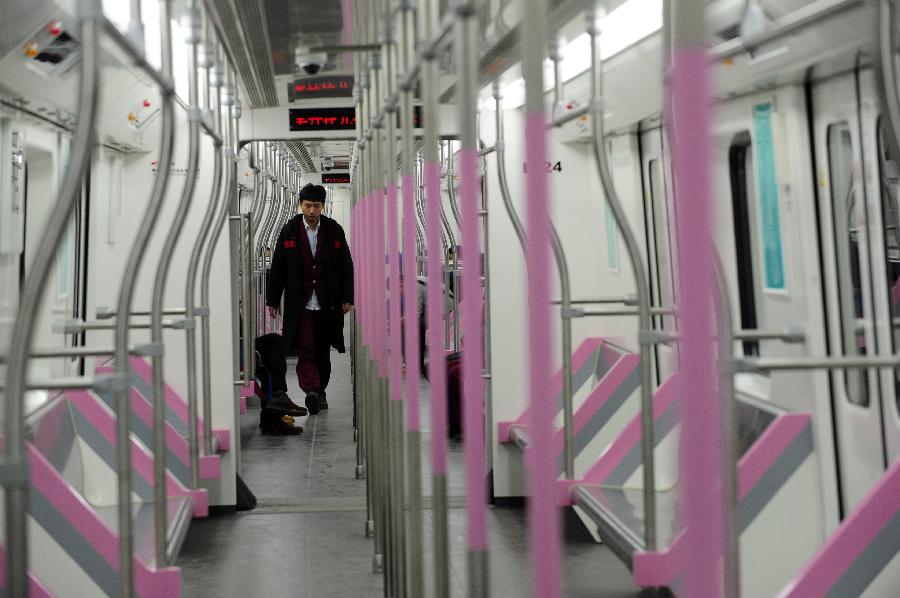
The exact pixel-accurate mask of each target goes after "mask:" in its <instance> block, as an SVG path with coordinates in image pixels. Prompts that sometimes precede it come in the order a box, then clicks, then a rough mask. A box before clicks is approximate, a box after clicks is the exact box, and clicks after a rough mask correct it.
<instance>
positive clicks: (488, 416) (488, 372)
mask: <svg viewBox="0 0 900 598" xmlns="http://www.w3.org/2000/svg"><path fill="white" fill-rule="evenodd" d="M480 207H481V213H482V215H483V219H482V221H481V224H482V228H483V230H484V233H483V234H484V446H485V451H484V453H485V454H484V458H485V471H486V472H487V474H486V475H487V478H488V479H493V475H494V423H493V422H494V394H493V393H494V380H493V371H494V366H493V357H492V351H493V348H492V346H491V345H492V332H491V249H490V247H491V243H490V240H491V237H490V220H489V218H490V208H489V206H488V196H487V188H486V184H485V181H484V180H483V181H482V184H481V206H480Z"/></svg>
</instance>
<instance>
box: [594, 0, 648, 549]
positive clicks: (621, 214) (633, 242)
mask: <svg viewBox="0 0 900 598" xmlns="http://www.w3.org/2000/svg"><path fill="white" fill-rule="evenodd" d="M587 22H588V27H587V29H588V35H589V36H590V40H591V111H592V113H591V122H592V125H593V135H592V137H591V142H592V145H593V146H594V161H595V163H596V167H597V171H598V173H599V174H600V182H601V184H602V186H603V192H604V195H605V197H606V201H607V204H608V205H609V208H610V211H612V213H613V218H614V219H615V221H616V226H617V227H618V229H619V233H620V234H621V235H622V238H623V240H624V241H625V248H626V251H627V253H628V259H629V262H630V263H631V269H632V273H633V275H634V281H635V286H636V288H637V296H638V312H639V317H638V328H639V334H638V336H639V338H638V342H639V344H640V348H639V354H640V371H641V459H642V464H643V482H644V488H643V496H644V538H643V540H644V549H645V550H647V551H654V550H656V473H655V469H656V468H655V459H654V454H653V450H654V446H655V444H654V438H653V437H654V430H653V389H652V384H653V378H652V373H651V367H650V360H651V356H650V344H649V343H648V342H646V339H645V338H644V333H647V332H652V329H653V323H652V321H651V315H650V290H649V288H648V286H647V276H646V269H645V268H644V264H643V261H642V259H641V253H640V248H639V246H638V242H637V238H636V237H635V234H634V231H633V230H632V229H631V227H630V226H629V224H628V219H627V217H626V215H625V210H624V209H623V208H622V204H621V202H620V201H619V197H618V195H617V194H616V189H615V186H614V184H613V180H612V173H611V171H610V167H609V163H608V161H607V157H606V151H605V148H604V146H603V141H604V139H605V134H604V129H603V107H602V102H603V73H602V69H603V62H602V60H601V58H600V35H599V31H598V29H597V25H596V23H595V22H594V15H593V14H589V16H588V19H587Z"/></svg>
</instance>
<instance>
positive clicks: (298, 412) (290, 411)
mask: <svg viewBox="0 0 900 598" xmlns="http://www.w3.org/2000/svg"><path fill="white" fill-rule="evenodd" d="M265 408H266V409H272V410H273V411H278V412H280V413H284V414H286V415H293V416H296V417H299V416H303V415H306V409H304V408H303V407H301V406H300V405H297V404H295V403H294V402H293V401H291V398H290V397H289V396H288V395H287V393H286V392H284V391H283V390H279V391H276V392H275V394H273V395H272V398H271V399H269V400H268V401H266V405H265Z"/></svg>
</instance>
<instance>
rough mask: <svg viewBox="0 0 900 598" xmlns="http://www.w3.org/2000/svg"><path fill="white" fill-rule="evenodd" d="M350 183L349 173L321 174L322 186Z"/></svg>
mask: <svg viewBox="0 0 900 598" xmlns="http://www.w3.org/2000/svg"><path fill="white" fill-rule="evenodd" d="M349 182H350V173H349V172H323V173H322V184H323V185H341V184H346V183H349Z"/></svg>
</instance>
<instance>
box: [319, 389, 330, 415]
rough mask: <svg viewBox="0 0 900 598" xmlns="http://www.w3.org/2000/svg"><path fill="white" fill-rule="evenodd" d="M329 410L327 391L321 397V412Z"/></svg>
mask: <svg viewBox="0 0 900 598" xmlns="http://www.w3.org/2000/svg"><path fill="white" fill-rule="evenodd" d="M326 409H328V401H327V400H326V399H325V391H324V390H323V391H322V393H321V394H320V395H319V411H325V410H326Z"/></svg>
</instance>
